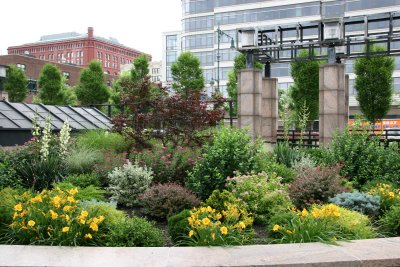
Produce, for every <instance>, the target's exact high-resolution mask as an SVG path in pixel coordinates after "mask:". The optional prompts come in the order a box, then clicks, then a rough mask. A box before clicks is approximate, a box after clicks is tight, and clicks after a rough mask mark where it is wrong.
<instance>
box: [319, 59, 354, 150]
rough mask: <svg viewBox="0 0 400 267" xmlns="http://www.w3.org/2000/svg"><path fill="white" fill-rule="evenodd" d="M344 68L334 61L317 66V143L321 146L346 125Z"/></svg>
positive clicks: (346, 99) (327, 142)
mask: <svg viewBox="0 0 400 267" xmlns="http://www.w3.org/2000/svg"><path fill="white" fill-rule="evenodd" d="M344 70H345V67H344V64H336V63H335V64H325V65H322V66H320V67H319V143H320V145H323V146H325V145H328V144H329V143H330V142H331V141H332V139H333V136H334V134H335V133H336V132H338V131H342V130H343V129H344V128H345V127H346V125H347V118H348V110H349V106H348V105H349V104H348V103H349V101H348V92H347V93H346V84H345V83H346V80H345V74H344V73H345V72H344ZM347 90H348V86H347Z"/></svg>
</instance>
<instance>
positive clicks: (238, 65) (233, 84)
mask: <svg viewBox="0 0 400 267" xmlns="http://www.w3.org/2000/svg"><path fill="white" fill-rule="evenodd" d="M245 68H246V56H245V54H242V53H240V54H239V55H237V56H236V57H235V63H234V65H233V69H232V70H231V71H230V72H229V73H228V83H227V88H226V90H227V91H228V96H229V98H230V99H232V100H233V101H234V102H233V103H234V104H233V109H234V114H237V95H238V84H237V83H238V73H239V70H242V69H245ZM254 68H255V69H258V70H262V68H263V65H262V64H261V63H260V62H258V61H255V62H254Z"/></svg>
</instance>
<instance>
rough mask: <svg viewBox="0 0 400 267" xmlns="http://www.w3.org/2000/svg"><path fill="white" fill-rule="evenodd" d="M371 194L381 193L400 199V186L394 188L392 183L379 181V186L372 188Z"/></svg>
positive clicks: (386, 196)
mask: <svg viewBox="0 0 400 267" xmlns="http://www.w3.org/2000/svg"><path fill="white" fill-rule="evenodd" d="M368 193H369V194H371V195H379V196H381V197H383V198H388V199H390V200H396V199H397V200H400V188H397V189H396V188H394V187H393V186H392V185H390V184H384V183H379V184H377V187H375V188H372V189H371V190H370V191H369V192H368Z"/></svg>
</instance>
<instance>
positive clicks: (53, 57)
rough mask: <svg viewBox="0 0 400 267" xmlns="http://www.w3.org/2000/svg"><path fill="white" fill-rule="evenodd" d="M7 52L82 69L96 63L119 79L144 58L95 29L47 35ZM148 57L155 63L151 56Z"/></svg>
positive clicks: (138, 52)
mask: <svg viewBox="0 0 400 267" xmlns="http://www.w3.org/2000/svg"><path fill="white" fill-rule="evenodd" d="M7 51H8V54H9V55H32V56H34V57H36V58H38V59H41V60H47V61H50V62H56V63H68V64H74V65H77V66H82V67H85V66H87V65H88V64H89V63H90V61H92V60H98V61H100V62H101V64H102V66H103V70H104V72H106V73H107V74H112V75H118V74H119V73H120V66H121V65H123V64H128V63H131V62H132V60H133V59H134V58H135V57H137V56H139V55H140V54H142V52H140V51H138V50H136V49H133V48H130V47H127V46H124V45H122V44H120V43H119V42H118V40H117V39H115V38H109V39H106V38H103V37H99V36H95V35H94V29H93V27H88V31H87V33H86V34H80V33H77V32H68V33H60V34H52V35H45V36H42V37H41V38H40V41H38V42H34V43H29V44H24V45H19V46H11V47H9V48H8V49H7ZM148 57H149V60H151V56H150V55H148Z"/></svg>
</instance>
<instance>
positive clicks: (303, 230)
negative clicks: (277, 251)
mask: <svg viewBox="0 0 400 267" xmlns="http://www.w3.org/2000/svg"><path fill="white" fill-rule="evenodd" d="M273 220H274V221H275V222H279V220H281V222H280V224H278V223H277V224H275V225H274V226H273V227H272V229H269V230H270V231H271V230H272V231H273V232H275V234H274V235H275V236H278V239H276V240H275V242H280V243H308V242H321V241H325V242H335V241H336V240H353V239H365V238H373V237H375V236H376V232H375V230H374V228H372V227H371V226H369V224H370V221H369V219H368V217H367V216H365V215H362V214H361V213H358V212H356V211H350V210H347V209H345V208H340V207H338V206H336V205H334V204H328V205H323V206H313V207H312V208H311V209H310V211H308V210H306V209H303V210H302V211H300V210H295V209H292V210H291V211H290V214H289V213H286V214H285V215H284V216H283V215H280V217H278V216H275V217H273Z"/></svg>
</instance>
